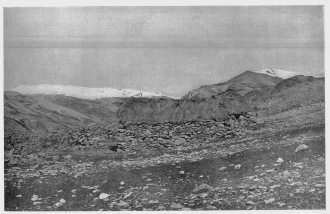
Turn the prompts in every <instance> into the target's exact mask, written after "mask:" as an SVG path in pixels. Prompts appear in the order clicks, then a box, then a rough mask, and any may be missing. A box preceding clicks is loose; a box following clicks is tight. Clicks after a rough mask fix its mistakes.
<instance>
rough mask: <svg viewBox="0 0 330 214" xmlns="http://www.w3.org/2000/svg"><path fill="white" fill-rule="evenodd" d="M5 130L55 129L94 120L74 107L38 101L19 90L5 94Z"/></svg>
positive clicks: (71, 126)
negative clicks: (20, 92) (73, 108)
mask: <svg viewBox="0 0 330 214" xmlns="http://www.w3.org/2000/svg"><path fill="white" fill-rule="evenodd" d="M4 115H5V118H4V119H5V132H10V131H18V132H36V131H45V132H47V131H54V130H62V129H66V128H73V127H78V126H81V125H85V124H88V123H91V122H92V120H91V119H90V118H89V117H87V116H85V115H83V114H80V113H78V112H76V111H74V110H72V109H69V108H66V107H63V106H59V105H56V104H54V103H50V102H47V101H45V100H44V101H36V100H35V99H33V98H32V97H29V96H25V95H22V94H19V93H17V92H5V94H4Z"/></svg>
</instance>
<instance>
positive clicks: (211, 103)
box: [117, 90, 250, 123]
mask: <svg viewBox="0 0 330 214" xmlns="http://www.w3.org/2000/svg"><path fill="white" fill-rule="evenodd" d="M249 111H250V107H249V105H247V103H246V102H245V101H244V100H243V99H242V97H240V96H239V95H238V94H237V93H236V92H234V91H233V90H227V91H226V92H224V93H221V94H219V95H218V96H214V97H212V98H197V97H196V98H194V99H189V100H188V99H182V100H172V99H143V98H142V99H140V98H130V99H127V100H125V101H124V103H123V105H122V106H121V107H120V109H119V111H118V114H117V115H118V117H119V118H120V120H121V121H124V122H132V123H163V122H182V121H203V120H214V121H220V120H222V119H224V118H225V117H227V116H228V115H229V114H241V113H242V112H249Z"/></svg>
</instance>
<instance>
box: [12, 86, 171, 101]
mask: <svg viewBox="0 0 330 214" xmlns="http://www.w3.org/2000/svg"><path fill="white" fill-rule="evenodd" d="M10 91H16V92H18V93H21V94H54V95H56V94H63V95H65V96H70V97H77V98H82V99H100V98H107V97H162V96H165V97H170V96H166V95H163V94H161V93H152V92H145V91H138V90H133V89H114V88H88V87H78V86H64V85H48V84H44V85H33V86H29V85H20V86H18V87H16V88H13V89H10ZM171 98H174V99H175V97H171Z"/></svg>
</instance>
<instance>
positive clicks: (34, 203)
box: [33, 201, 42, 205]
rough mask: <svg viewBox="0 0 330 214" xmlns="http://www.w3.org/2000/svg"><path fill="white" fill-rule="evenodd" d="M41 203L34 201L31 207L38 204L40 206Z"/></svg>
mask: <svg viewBox="0 0 330 214" xmlns="http://www.w3.org/2000/svg"><path fill="white" fill-rule="evenodd" d="M41 203H42V202H39V201H36V202H33V205H38V204H41Z"/></svg>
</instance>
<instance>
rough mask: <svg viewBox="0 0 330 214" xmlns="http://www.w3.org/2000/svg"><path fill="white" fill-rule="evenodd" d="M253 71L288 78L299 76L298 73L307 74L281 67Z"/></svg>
mask: <svg viewBox="0 0 330 214" xmlns="http://www.w3.org/2000/svg"><path fill="white" fill-rule="evenodd" d="M253 72H254V73H260V74H267V75H269V76H273V77H279V78H281V79H288V78H291V77H294V76H298V75H303V76H306V75H304V74H300V73H296V72H292V71H285V70H279V69H263V70H259V71H253Z"/></svg>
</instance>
